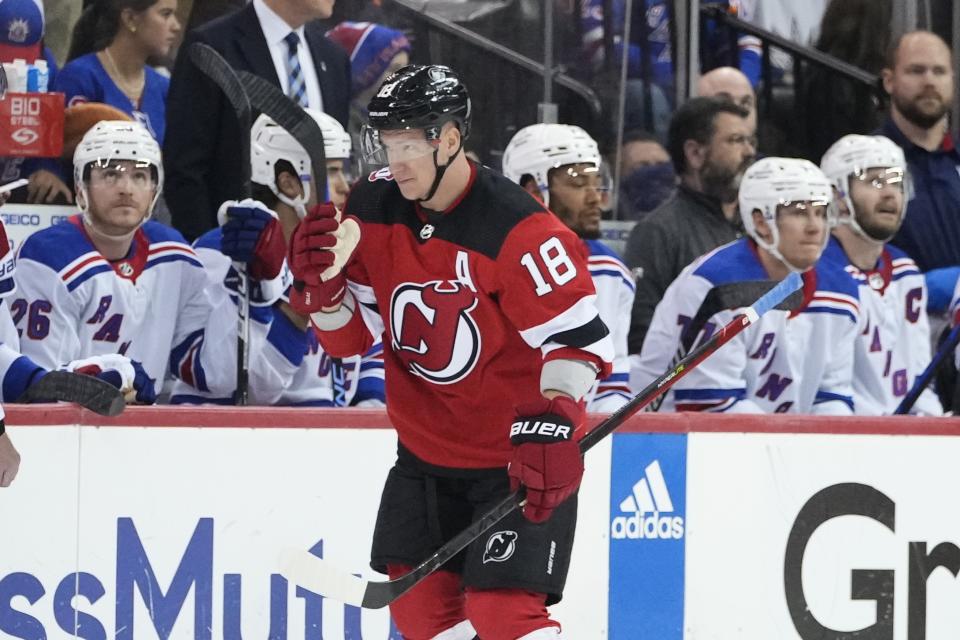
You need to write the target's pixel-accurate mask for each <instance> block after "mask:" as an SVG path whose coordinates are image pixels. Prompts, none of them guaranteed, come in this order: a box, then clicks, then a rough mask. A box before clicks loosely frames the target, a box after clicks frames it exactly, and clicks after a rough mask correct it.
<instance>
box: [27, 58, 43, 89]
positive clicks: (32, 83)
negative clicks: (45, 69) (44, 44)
mask: <svg viewBox="0 0 960 640" xmlns="http://www.w3.org/2000/svg"><path fill="white" fill-rule="evenodd" d="M38 87H39V73H38V70H37V67H36V66H35V65H32V64H28V65H27V93H36V92H37V91H39V90H40V89H39V88H38Z"/></svg>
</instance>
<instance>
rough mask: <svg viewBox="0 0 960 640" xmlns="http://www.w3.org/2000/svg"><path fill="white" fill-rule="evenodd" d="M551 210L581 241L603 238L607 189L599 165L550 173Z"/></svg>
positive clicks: (573, 167)
mask: <svg viewBox="0 0 960 640" xmlns="http://www.w3.org/2000/svg"><path fill="white" fill-rule="evenodd" d="M549 180H550V209H551V210H552V211H553V212H554V213H555V214H556V215H557V217H558V218H560V220H562V221H563V223H564V224H565V225H567V226H568V227H570V228H571V229H572V230H573V231H574V232H575V233H576V234H577V235H578V236H580V237H581V238H591V239H593V238H599V237H600V218H601V213H602V210H601V204H602V201H603V195H604V193H605V192H606V188H605V186H604V184H603V178H602V177H601V174H600V171H599V169H598V167H597V166H595V165H593V164H586V163H581V164H571V165H566V166H563V167H558V168H556V169H553V170H552V171H551V172H550V176H549Z"/></svg>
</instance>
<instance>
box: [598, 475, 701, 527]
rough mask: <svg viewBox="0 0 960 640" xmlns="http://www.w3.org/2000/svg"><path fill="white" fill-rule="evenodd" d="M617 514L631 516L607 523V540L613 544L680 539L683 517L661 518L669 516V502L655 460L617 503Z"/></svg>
mask: <svg viewBox="0 0 960 640" xmlns="http://www.w3.org/2000/svg"><path fill="white" fill-rule="evenodd" d="M620 511H621V512H623V513H628V514H631V515H621V516H617V517H615V518H614V519H613V522H611V523H610V537H611V538H614V539H615V540H623V539H628V540H641V539H658V538H659V539H662V540H671V539H674V540H679V539H680V538H682V537H683V517H682V516H670V515H664V514H670V513H673V500H671V499H670V492H669V491H668V490H667V483H666V481H665V480H664V479H663V471H661V469H660V461H659V460H654V461H653V462H651V463H650V464H649V465H647V468H646V469H645V470H644V477H643V478H641V479H640V480H638V481H637V483H636V484H634V485H633V491H632V493H631V494H630V495H629V496H627V497H626V498H624V499H623V501H621V502H620Z"/></svg>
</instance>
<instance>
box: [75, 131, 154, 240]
mask: <svg viewBox="0 0 960 640" xmlns="http://www.w3.org/2000/svg"><path fill="white" fill-rule="evenodd" d="M111 160H136V161H138V162H143V163H146V164H148V165H150V166H151V167H152V168H153V169H154V170H155V172H156V182H157V190H156V194H154V196H153V201H152V202H151V203H150V210H149V211H147V215H146V216H144V218H143V219H144V221H146V220H147V219H148V218H149V217H150V215H151V214H152V213H153V207H154V206H155V205H156V204H157V198H159V197H160V193H161V192H162V191H163V160H162V159H161V155H160V145H158V144H157V141H156V140H154V138H153V136H152V135H150V132H149V131H147V129H146V128H145V127H144V126H143V125H141V124H140V123H138V122H133V121H132V120H101V121H100V122H98V123H96V124H95V125H93V126H92V127H91V128H90V130H89V131H87V132H86V133H85V134H84V136H83V138H82V139H81V140H80V144H78V145H77V148H76V150H75V151H74V152H73V179H74V182H75V183H76V188H77V205H78V206H79V207H80V210H81V211H82V212H83V214H84V216H85V217H87V216H89V206H90V198H89V197H88V196H87V185H86V182H85V178H88V177H89V174H88V173H87V169H88V167H90V166H91V165H93V164H100V165H104V164H106V163H108V162H110V161H111Z"/></svg>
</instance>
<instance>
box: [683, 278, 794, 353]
mask: <svg viewBox="0 0 960 640" xmlns="http://www.w3.org/2000/svg"><path fill="white" fill-rule="evenodd" d="M778 284H779V282H778V281H777V280H745V281H743V282H728V283H726V284H719V285H717V286H715V287H714V288H712V289H710V291H709V292H707V295H706V297H705V298H704V299H703V302H702V303H701V304H700V308H699V309H698V310H697V315H695V316H694V317H693V320H691V321H690V324H689V325H687V327H686V328H685V329H684V331H683V335H682V337H681V339H680V343H681V344H682V345H683V348H684V350H685V351H689V350H690V349H691V348H692V347H693V342H694V341H695V340H696V339H697V336H698V335H700V331H701V330H703V327H704V325H705V324H706V323H707V321H708V320H710V318H712V317H713V316H715V315H717V314H718V313H720V312H721V311H730V310H735V309H743V308H745V307H750V306H753V304H754V303H755V302H756V301H757V300H758V299H760V297H762V296H764V295H766V293H767V292H768V291H770V290H771V289H773V288H774V287H775V286H777V285H778ZM802 304H803V292H802V291H800V290H797V291H794V292H793V293H791V294H790V295H788V296H787V297H786V298H784V299H783V301H782V302H780V303H779V304H777V305H776V306H774V307H773V308H774V309H779V310H781V311H795V310H796V309H799V308H800V305H802Z"/></svg>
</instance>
